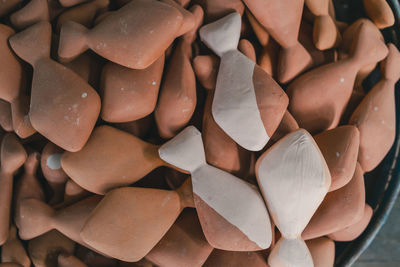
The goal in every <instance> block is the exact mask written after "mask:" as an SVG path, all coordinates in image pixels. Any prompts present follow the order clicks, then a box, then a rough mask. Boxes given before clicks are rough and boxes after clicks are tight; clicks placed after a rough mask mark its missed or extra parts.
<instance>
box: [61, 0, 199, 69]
mask: <svg viewBox="0 0 400 267" xmlns="http://www.w3.org/2000/svg"><path fill="white" fill-rule="evenodd" d="M187 13H189V12H187ZM148 14H152V16H148ZM189 14H190V13H189ZM185 15H186V13H185ZM191 19H193V18H192V17H191ZM184 24H185V21H184V15H183V14H182V13H181V11H180V10H178V9H177V8H175V7H173V6H171V5H168V4H165V3H162V2H159V1H155V0H151V1H148V0H135V1H131V2H130V3H128V4H126V5H125V6H123V7H122V8H120V9H119V10H117V11H115V12H112V13H110V14H109V15H108V16H106V17H105V18H104V19H103V20H101V21H100V23H99V24H97V25H96V26H95V27H94V28H92V29H90V30H89V29H87V28H85V27H83V26H82V25H80V24H78V23H75V22H71V21H70V22H67V23H65V24H64V25H63V26H62V28H61V33H60V45H59V48H58V55H59V57H60V58H62V59H63V60H72V59H73V58H75V57H76V56H78V55H79V54H80V53H82V52H83V51H85V50H86V49H88V48H90V49H92V50H93V51H95V52H96V53H97V54H99V55H100V56H102V57H104V58H106V59H108V60H110V61H113V62H114V63H117V64H120V65H122V66H125V67H128V68H133V69H145V68H147V67H149V66H150V65H151V64H152V63H153V62H154V61H156V60H157V59H158V58H159V57H160V56H161V55H162V54H163V53H164V51H165V50H166V49H167V48H168V46H169V45H170V44H171V43H172V41H173V40H174V39H175V37H177V36H179V35H181V34H183V33H184V32H181V30H182V29H181V27H183V25H184Z"/></svg>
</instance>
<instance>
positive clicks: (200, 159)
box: [159, 126, 272, 251]
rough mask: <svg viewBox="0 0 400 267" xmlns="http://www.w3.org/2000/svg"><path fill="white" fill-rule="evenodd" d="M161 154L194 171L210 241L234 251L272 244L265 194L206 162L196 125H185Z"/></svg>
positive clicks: (197, 199)
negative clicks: (264, 199) (262, 194)
mask: <svg viewBox="0 0 400 267" xmlns="http://www.w3.org/2000/svg"><path fill="white" fill-rule="evenodd" d="M188 148H190V149H188ZM159 154H160V157H161V158H162V159H163V160H164V161H166V162H168V163H169V164H171V165H174V166H176V167H177V168H180V169H182V170H185V171H188V172H190V174H191V176H192V184H193V197H194V202H195V205H196V210H197V214H198V216H199V220H200V223H201V226H202V229H203V232H204V235H205V237H206V238H207V241H208V243H210V245H212V246H213V247H215V248H219V249H224V250H233V251H255V250H261V249H266V248H268V247H269V246H270V244H271V239H272V233H271V223H270V220H269V215H268V212H267V209H266V207H265V203H264V201H263V199H262V197H261V194H260V193H259V192H258V190H257V189H256V187H254V186H253V185H251V184H249V183H247V182H245V181H243V180H241V179H239V178H237V177H235V176H233V175H232V174H230V173H227V172H225V171H222V170H220V169H217V168H215V167H213V166H211V165H208V164H207V163H206V159H205V152H204V147H203V142H202V138H201V133H200V132H199V131H198V130H197V129H196V128H195V127H193V126H189V127H187V128H185V129H184V130H183V131H182V132H181V133H179V134H178V135H177V136H176V137H175V138H174V139H172V140H170V141H169V142H167V143H166V144H164V145H163V146H162V147H161V148H160V149H159Z"/></svg>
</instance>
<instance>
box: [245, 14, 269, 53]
mask: <svg viewBox="0 0 400 267" xmlns="http://www.w3.org/2000/svg"><path fill="white" fill-rule="evenodd" d="M246 16H247V18H248V20H249V22H250V25H251V28H252V29H253V31H254V33H255V35H256V37H257V39H258V42H259V43H260V44H261V46H262V47H265V46H266V45H267V44H268V42H269V41H270V40H271V38H270V36H269V34H268V32H267V31H266V30H265V29H264V27H263V26H262V25H261V24H260V22H259V21H258V20H257V19H256V18H255V17H254V15H253V14H252V13H251V12H250V11H249V10H248V9H246Z"/></svg>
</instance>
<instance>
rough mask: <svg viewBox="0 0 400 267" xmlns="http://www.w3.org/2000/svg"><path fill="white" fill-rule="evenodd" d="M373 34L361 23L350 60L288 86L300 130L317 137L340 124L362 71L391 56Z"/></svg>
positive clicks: (319, 68)
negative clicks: (358, 74)
mask: <svg viewBox="0 0 400 267" xmlns="http://www.w3.org/2000/svg"><path fill="white" fill-rule="evenodd" d="M370 31H371V29H370V28H369V27H366V26H364V24H361V25H360V27H359V28H358V33H357V35H356V37H355V39H354V46H353V50H352V53H351V56H350V57H348V58H345V59H342V60H339V61H336V62H333V63H330V64H327V65H323V66H320V67H317V68H315V69H313V70H311V71H309V72H307V73H305V74H303V75H301V76H300V77H298V78H297V79H295V80H294V81H293V82H292V83H291V84H290V85H289V87H288V89H287V93H288V95H289V98H290V103H289V110H290V112H291V114H292V115H293V116H294V118H295V119H296V121H297V122H298V123H299V125H300V127H303V128H305V129H306V130H308V131H310V132H311V133H313V134H315V133H319V132H321V131H324V130H328V129H332V128H334V127H336V126H337V125H338V123H339V120H340V117H341V115H342V113H343V111H344V109H345V107H346V104H347V102H348V101H349V99H350V96H351V92H352V89H353V85H354V81H355V78H356V75H357V73H358V71H359V70H360V68H361V67H363V66H365V65H368V64H371V63H374V62H376V61H379V60H382V59H384V58H385V57H386V55H387V53H388V49H387V47H386V45H385V43H384V42H383V41H382V40H381V39H380V38H378V37H376V38H371V34H370ZM365 54H368V55H369V56H368V57H365V56H364V55H365Z"/></svg>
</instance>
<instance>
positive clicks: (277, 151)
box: [256, 129, 331, 266]
mask: <svg viewBox="0 0 400 267" xmlns="http://www.w3.org/2000/svg"><path fill="white" fill-rule="evenodd" d="M256 176H257V181H258V184H259V186H260V189H261V192H262V193H263V196H264V199H265V201H266V203H267V205H268V208H269V211H270V212H271V216H272V218H273V220H274V222H275V224H276V226H277V227H278V229H279V231H280V232H281V233H282V236H283V237H282V238H281V239H280V240H279V242H278V243H277V244H276V245H275V247H274V248H273V249H272V251H271V254H270V256H269V258H268V263H269V264H270V265H271V266H312V259H311V255H310V253H309V251H308V249H307V246H306V245H305V243H304V241H303V240H302V239H301V238H300V235H301V232H302V231H303V229H304V228H305V227H306V225H307V223H308V222H309V220H310V219H311V216H312V215H313V214H314V212H315V211H316V209H317V208H318V206H319V205H320V203H321V202H322V200H323V198H324V196H325V194H326V193H327V192H328V189H329V186H330V183H331V176H330V174H329V170H328V166H327V165H326V162H325V160H324V158H323V156H322V153H321V152H320V150H319V149H318V146H317V144H316V143H315V141H314V139H313V138H312V137H311V135H310V134H309V133H308V132H307V131H305V130H303V129H299V130H297V131H295V132H293V133H291V134H289V135H287V136H286V137H284V138H282V139H281V140H280V141H279V142H278V143H276V144H274V145H273V146H272V147H271V148H269V149H268V150H267V151H266V152H265V153H264V154H263V155H262V156H261V157H260V158H259V159H258V160H257V163H256Z"/></svg>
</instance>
